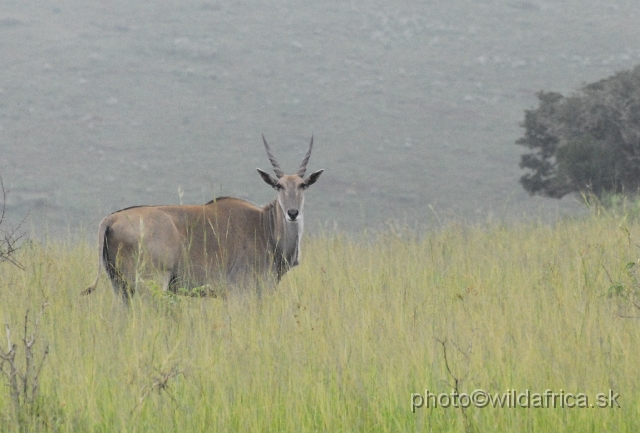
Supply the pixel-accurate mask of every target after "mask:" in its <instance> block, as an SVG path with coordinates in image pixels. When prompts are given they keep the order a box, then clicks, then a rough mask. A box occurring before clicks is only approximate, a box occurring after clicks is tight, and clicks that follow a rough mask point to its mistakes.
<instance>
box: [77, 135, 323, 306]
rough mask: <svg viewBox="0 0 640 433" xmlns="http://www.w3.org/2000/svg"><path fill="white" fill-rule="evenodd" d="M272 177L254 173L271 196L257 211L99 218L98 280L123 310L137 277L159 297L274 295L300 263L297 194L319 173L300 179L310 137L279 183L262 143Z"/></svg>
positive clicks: (213, 205)
mask: <svg viewBox="0 0 640 433" xmlns="http://www.w3.org/2000/svg"><path fill="white" fill-rule="evenodd" d="M262 141H263V142H264V147H265V149H266V151H267V156H268V157H269V160H270V161H271V165H272V166H273V170H274V172H275V174H276V177H273V176H272V175H270V174H269V173H267V172H265V171H263V170H261V169H257V170H258V173H260V176H261V177H262V179H263V180H264V181H265V182H266V183H267V184H269V185H270V186H271V187H272V188H274V189H275V190H276V191H277V192H278V196H277V198H276V199H275V200H273V201H272V202H270V203H268V204H266V205H264V206H262V207H259V206H256V205H254V204H252V203H249V202H247V201H244V200H241V199H238V198H232V197H220V198H217V199H215V200H212V201H210V202H208V203H206V204H204V205H192V206H186V205H185V206H183V205H180V206H178V205H174V206H134V207H130V208H126V209H122V210H120V211H117V212H114V213H112V214H110V215H108V216H106V217H105V218H104V219H103V220H102V222H101V223H100V227H99V229H98V253H99V264H98V276H97V277H96V279H95V281H94V282H93V283H92V284H91V285H90V286H89V287H88V288H87V289H86V290H85V291H84V292H83V293H84V294H89V293H91V292H92V291H93V290H94V289H95V288H96V286H97V284H98V280H99V278H100V269H101V268H102V267H104V269H105V270H106V272H107V274H108V276H109V279H110V280H111V284H112V286H113V289H114V291H115V292H116V294H118V293H120V294H121V295H122V296H123V297H124V300H125V302H127V301H128V299H129V296H131V295H132V294H133V293H134V291H135V285H136V280H137V278H138V275H139V273H140V272H145V273H146V272H148V271H150V270H153V271H156V272H157V273H159V275H160V278H161V280H162V285H163V289H164V290H171V291H176V289H178V288H195V287H200V286H211V285H212V286H216V285H220V286H221V287H223V288H226V287H229V288H235V289H242V288H244V289H248V288H255V289H257V290H258V291H259V290H260V289H261V288H262V287H263V286H264V287H274V286H275V285H276V284H277V283H278V282H279V281H280V279H281V278H282V276H283V275H284V274H285V273H286V272H287V271H288V270H289V269H290V268H291V267H293V266H296V265H297V264H298V262H299V260H300V239H301V238H302V230H303V211H302V210H303V207H304V192H305V190H306V189H307V188H308V187H310V186H311V185H313V184H314V183H315V182H316V181H317V180H318V178H319V177H320V175H321V174H322V172H323V170H318V171H316V172H314V173H312V174H310V175H309V176H307V177H304V175H305V171H306V167H307V162H309V157H310V156H311V149H312V148H313V137H311V142H310V143H309V149H308V150H307V153H306V154H305V156H304V159H303V160H302V164H301V165H300V168H299V169H298V171H297V172H296V174H293V175H286V174H284V172H283V171H282V169H281V168H280V164H278V161H277V160H276V158H275V157H274V156H273V154H272V153H271V149H270V148H269V145H268V144H267V140H266V139H265V138H264V135H263V136H262Z"/></svg>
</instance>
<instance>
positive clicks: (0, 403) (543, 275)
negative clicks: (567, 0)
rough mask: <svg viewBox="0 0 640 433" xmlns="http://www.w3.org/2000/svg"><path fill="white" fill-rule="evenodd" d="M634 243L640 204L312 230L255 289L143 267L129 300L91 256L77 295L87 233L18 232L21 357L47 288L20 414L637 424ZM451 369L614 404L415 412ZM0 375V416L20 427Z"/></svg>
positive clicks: (12, 314) (218, 427)
mask: <svg viewBox="0 0 640 433" xmlns="http://www.w3.org/2000/svg"><path fill="white" fill-rule="evenodd" d="M639 244H640V223H638V222H635V221H633V220H632V219H630V218H629V217H626V216H620V215H618V216H616V215H611V214H604V213H600V214H599V215H597V214H595V213H594V214H593V215H592V216H590V217H587V218H584V219H566V220H562V221H558V222H557V223H555V224H554V225H553V226H551V225H547V224H536V223H527V224H521V225H517V224H515V225H503V224H497V223H496V224H483V225H477V226H471V225H458V224H450V225H448V226H446V227H444V228H442V229H438V230H437V231H431V232H424V233H419V234H416V233H412V232H409V231H405V230H402V229H394V228H392V227H391V228H389V230H388V231H387V232H386V233H384V234H375V235H372V234H362V235H360V236H356V237H346V236H343V235H338V234H331V233H329V234H326V235H323V236H318V237H314V238H312V237H309V238H307V239H306V240H305V245H304V251H303V263H302V264H301V266H299V267H298V268H295V269H294V270H293V271H291V272H290V273H289V274H287V275H286V277H285V278H284V280H283V281H282V283H281V284H280V286H279V287H278V290H277V291H276V292H274V293H270V294H267V295H266V296H264V297H263V299H262V301H257V300H256V299H253V298H243V299H237V298H234V297H231V299H230V300H229V301H226V302H225V301H222V300H219V299H211V298H205V299H199V298H188V297H174V296H167V295H163V294H162V293H158V292H157V291H156V290H155V289H153V285H148V286H147V288H146V289H143V290H141V291H140V293H139V294H138V295H136V297H135V298H134V301H133V303H132V305H131V308H130V309H128V310H127V309H126V308H124V307H123V305H122V304H121V302H120V299H119V298H118V297H116V296H114V294H113V292H112V290H111V288H110V286H109V285H108V282H107V281H106V277H105V276H104V275H103V279H102V282H101V285H100V286H99V287H98V291H97V293H94V294H92V295H90V296H88V297H81V296H80V295H79V293H80V291H81V290H82V289H83V288H84V287H85V286H86V285H87V284H88V283H90V282H91V280H92V279H93V276H94V272H95V269H96V267H97V266H96V260H97V257H96V256H97V254H96V253H95V251H94V250H95V247H94V246H93V245H90V244H87V243H84V242H80V241H79V242H75V241H71V240H70V241H68V243H64V242H59V241H50V242H48V243H46V244H30V245H29V246H27V247H24V248H23V249H22V250H21V251H20V255H19V260H20V261H21V263H22V264H23V265H24V267H25V268H26V271H21V270H19V269H17V268H16V267H13V266H10V265H8V264H4V265H2V266H0V314H2V315H3V316H4V319H5V320H6V322H7V323H8V324H9V325H10V329H11V332H12V334H11V336H12V339H13V341H14V343H16V344H17V350H18V353H17V359H19V360H20V361H22V360H23V358H24V344H23V342H22V341H21V340H20V338H21V336H22V334H23V333H24V319H25V313H26V312H27V310H29V311H30V315H29V318H30V325H29V332H28V333H32V330H33V321H34V319H35V317H36V316H37V312H38V311H39V310H40V308H41V306H42V304H43V303H44V302H45V301H46V302H48V307H47V308H46V309H45V312H44V314H43V315H42V317H41V321H40V325H39V329H38V333H37V337H36V340H35V341H36V342H35V344H34V346H33V349H34V355H35V360H36V361H38V360H39V359H40V358H41V357H42V353H43V351H44V349H45V347H46V345H47V344H48V347H49V353H48V356H47V357H46V359H45V361H44V364H43V367H42V370H41V372H40V376H39V382H40V383H39V385H40V386H39V394H38V396H37V397H36V399H35V402H34V403H33V404H31V405H29V404H25V405H24V411H23V413H26V414H27V415H25V416H24V418H23V421H22V427H23V428H24V429H25V430H43V431H44V430H51V431H54V430H55V431H104V432H107V431H108V432H111V431H140V432H142V431H156V432H160V431H181V432H183V431H295V432H300V431H331V432H342V431H344V432H347V431H389V432H398V431H438V432H440V431H465V430H467V431H598V432H600V431H617V432H635V431H638V430H639V429H640V411H639V410H638V409H639V408H640V405H639V402H640V399H639V397H638V390H639V388H640V380H639V379H638V373H637V371H638V369H637V360H638V359H640V332H639V327H640V321H639V320H637V319H635V318H629V317H627V316H640V311H638V309H637V308H636V307H634V306H633V303H634V302H635V303H636V304H638V305H640V302H637V301H635V296H636V290H637V289H638V280H637V278H636V277H635V273H634V270H635V265H633V264H638V263H639V262H640V261H639V260H638V257H639V254H640V251H639V250H640V246H639ZM632 263H633V264H632ZM5 341H6V340H5V339H4V336H3V338H2V345H1V346H0V347H1V348H2V349H3V350H4V349H5V348H6V342H5ZM445 351H446V357H445ZM20 368H23V367H20ZM6 369H7V365H6V363H5V370H6ZM5 379H6V378H4V377H3V378H2V380H3V382H4V384H7V381H6V380H5ZM4 384H3V385H4ZM454 388H455V389H456V390H457V391H458V392H459V393H469V394H471V393H472V391H474V390H475V389H484V390H486V391H487V392H489V393H491V394H498V393H503V392H505V391H508V390H512V389H513V390H515V391H514V392H515V393H521V392H522V393H523V392H526V390H529V391H530V393H531V395H533V394H534V393H541V394H542V393H544V392H545V390H547V389H550V390H551V392H553V393H558V394H560V393H564V394H565V395H567V394H568V393H573V394H578V393H584V394H585V395H586V396H587V398H588V399H589V400H588V404H589V406H591V405H594V406H595V403H596V394H597V393H604V394H606V395H607V396H608V395H609V390H612V391H613V392H614V393H618V394H619V395H620V397H619V398H618V399H617V402H618V403H619V405H620V406H621V407H620V408H618V407H617V406H616V405H615V404H614V405H613V406H614V407H613V408H605V409H600V408H598V407H595V408H584V409H583V408H573V409H569V408H553V407H550V408H522V407H520V408H492V407H486V408H476V407H473V406H471V407H469V408H467V409H465V410H462V409H461V408H460V407H458V408H453V407H449V408H442V407H438V408H433V407H431V408H426V407H421V408H420V407H417V408H414V410H413V411H412V402H413V403H417V402H418V401H419V398H418V396H417V395H414V393H416V394H417V393H419V394H421V395H422V396H424V394H425V390H428V391H429V392H431V393H434V394H438V393H447V394H451V392H452V389H454ZM9 391H10V387H8V386H3V387H2V388H0V430H1V431H19V430H20V426H19V422H18V420H17V415H16V411H15V405H14V404H13V400H12V398H11V396H10V392H9ZM607 401H608V400H607ZM573 402H574V403H575V402H576V401H575V400H573ZM460 403H463V400H460ZM556 403H557V405H559V404H560V402H559V401H558V400H556ZM569 403H571V401H569ZM547 405H551V404H550V403H548V404H547Z"/></svg>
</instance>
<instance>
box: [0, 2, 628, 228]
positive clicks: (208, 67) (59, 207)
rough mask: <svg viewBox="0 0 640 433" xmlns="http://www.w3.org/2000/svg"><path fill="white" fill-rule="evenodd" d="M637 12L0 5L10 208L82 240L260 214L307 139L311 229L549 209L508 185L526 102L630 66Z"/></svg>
mask: <svg viewBox="0 0 640 433" xmlns="http://www.w3.org/2000/svg"><path fill="white" fill-rule="evenodd" d="M638 10H639V6H638V4H637V2H635V1H631V0H622V1H616V2H608V1H596V0H588V1H585V0H555V1H553V0H552V1H535V0H532V1H512V0H494V1H491V0H489V1H478V0H446V1H444V0H434V1H402V0H394V1H378V0H363V1H358V2H355V1H351V2H350V1H319V2H300V1H293V0H291V1H288V0H274V1H271V2H251V1H233V2H231V1H187V2H185V1H177V0H162V1H143V0H140V1H135V2H131V1H116V0H113V1H112V0H101V1H89V2H87V1H84V0H58V1H49V0H47V1H39V0H33V1H31V0H5V1H3V2H2V3H0V175H2V177H3V180H4V183H5V186H7V187H9V188H10V189H11V192H10V194H9V196H8V198H7V216H8V218H9V219H10V220H11V221H12V222H15V221H18V220H19V219H20V218H21V217H22V216H23V215H24V214H25V213H26V212H27V211H30V216H29V220H28V223H27V225H28V227H27V228H33V229H34V231H35V232H39V233H40V234H42V233H43V232H46V233H48V234H49V235H54V236H55V235H58V234H62V235H64V234H66V233H67V232H68V231H76V230H77V229H85V230H88V231H89V232H90V233H91V235H93V231H94V230H95V229H96V228H97V225H98V223H99V222H100V219H101V217H102V216H104V215H106V214H108V213H110V212H113V211H115V210H118V209H121V208H124V207H128V206H131V205H140V204H178V203H181V202H182V203H184V204H198V203H204V202H206V201H208V200H210V199H212V198H214V197H216V196H219V195H231V196H236V197H241V198H244V199H247V200H249V201H252V202H254V203H257V204H264V203H266V202H268V201H270V200H272V199H273V198H274V197H275V193H274V192H273V190H271V189H270V188H269V187H268V186H267V185H266V184H265V183H264V182H263V181H262V180H261V178H260V177H259V175H258V174H257V173H256V171H255V169H256V167H261V168H263V169H268V170H269V171H271V166H270V164H269V161H268V159H267V157H266V153H265V151H264V148H263V145H262V139H261V134H262V133H264V134H265V136H266V138H267V140H268V141H269V143H270V145H271V147H272V149H273V151H274V153H275V155H276V157H277V158H278V159H279V161H280V163H281V165H282V167H283V169H284V171H285V172H295V171H296V170H297V168H298V165H299V164H300V161H301V159H302V157H303V155H304V152H305V150H306V148H307V146H308V143H309V139H310V137H311V135H312V134H313V135H314V137H315V142H314V144H315V146H314V151H313V154H312V156H311V160H310V163H309V166H308V172H309V173H310V172H311V171H315V170H317V169H320V168H324V169H325V172H324V174H323V175H322V176H321V178H320V179H319V181H318V183H317V184H315V185H314V186H313V187H311V188H310V189H309V190H308V195H307V200H306V208H305V212H306V218H305V223H306V224H305V225H306V227H307V229H311V230H312V231H313V230H315V229H317V228H318V227H326V228H331V229H333V228H334V227H337V228H338V229H341V230H350V231H360V230H362V229H363V228H364V227H368V228H377V227H380V226H383V225H384V224H385V222H387V221H389V220H395V221H400V222H402V223H408V224H410V225H413V224H424V225H428V224H431V223H433V222H434V221H436V222H437V221H438V220H442V219H449V218H457V219H463V220H470V221H485V220H487V219H488V218H500V219H514V218H544V219H553V218H555V217H557V216H559V215H564V214H575V213H577V212H581V205H580V204H579V203H578V200H576V198H575V197H571V198H565V199H563V200H561V201H557V200H553V199H543V198H531V197H529V196H528V195H527V193H526V192H525V191H524V190H523V188H522V187H521V186H520V184H519V183H518V179H519V177H520V176H521V175H522V174H523V171H522V170H520V169H519V167H518V163H519V160H520V155H521V154H522V153H523V152H524V151H525V149H524V148H521V147H520V146H517V145H515V141H516V140H517V139H518V138H519V137H520V136H522V134H523V132H524V130H523V129H522V128H521V127H520V126H519V124H520V122H522V120H523V117H524V110H525V109H531V108H535V107H536V106H537V99H536V96H535V93H536V92H538V91H540V90H548V91H551V90H553V91H559V92H562V93H564V94H567V93H570V92H571V91H572V90H574V89H578V88H579V87H580V86H581V85H583V84H585V83H588V82H593V81H597V80H600V79H602V78H606V77H608V76H610V75H612V74H613V73H614V72H616V71H619V70H622V69H628V68H631V67H632V66H634V65H635V64H637V63H640V62H639V60H640V44H639V43H638V42H639V41H640V38H639V36H640V26H638V22H639V21H638Z"/></svg>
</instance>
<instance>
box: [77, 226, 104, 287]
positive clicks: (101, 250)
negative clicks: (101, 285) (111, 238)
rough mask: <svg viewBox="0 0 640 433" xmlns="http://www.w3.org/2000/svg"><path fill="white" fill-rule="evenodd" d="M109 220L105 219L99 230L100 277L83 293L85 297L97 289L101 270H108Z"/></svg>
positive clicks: (97, 276)
mask: <svg viewBox="0 0 640 433" xmlns="http://www.w3.org/2000/svg"><path fill="white" fill-rule="evenodd" d="M106 220H107V218H105V219H103V220H102V222H101V223H100V228H99V229H98V251H99V256H98V275H96V279H95V280H94V281H93V283H91V285H90V286H89V287H87V288H86V289H85V290H83V291H82V292H81V294H82V295H83V296H85V295H89V294H91V292H93V291H94V290H95V289H96V287H98V281H99V280H100V270H101V269H102V266H103V265H104V267H105V269H108V267H109V265H108V262H109V250H108V249H107V231H108V230H109V223H108V222H107V221H106Z"/></svg>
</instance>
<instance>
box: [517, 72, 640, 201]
mask: <svg viewBox="0 0 640 433" xmlns="http://www.w3.org/2000/svg"><path fill="white" fill-rule="evenodd" d="M538 99H539V107H538V108H537V109H535V110H526V111H525V118H524V122H523V123H522V125H521V126H522V127H523V128H525V134H524V136H523V137H522V138H520V139H519V140H518V141H516V143H517V144H519V145H521V146H525V147H527V148H529V149H530V150H531V151H532V152H530V153H527V154H524V155H522V159H521V161H520V167H521V168H525V169H529V170H531V172H530V173H527V174H525V175H524V176H522V177H521V178H520V183H521V184H522V186H523V187H524V189H525V190H527V191H528V192H529V193H530V194H531V195H542V196H546V197H554V198H562V197H564V196H565V195H567V194H569V193H583V194H584V193H589V194H594V195H595V196H597V197H601V196H602V195H603V194H605V193H607V194H621V193H622V194H625V195H636V194H637V193H638V190H639V189H640V66H636V67H635V68H634V69H632V70H630V71H623V72H619V73H617V74H615V75H614V76H612V77H609V78H606V79H604V80H601V81H598V82H596V83H592V84H588V85H586V86H584V87H583V88H582V89H580V90H579V91H578V92H576V93H575V94H573V95H571V96H568V97H565V96H563V95H561V94H559V93H555V92H540V93H538Z"/></svg>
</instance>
